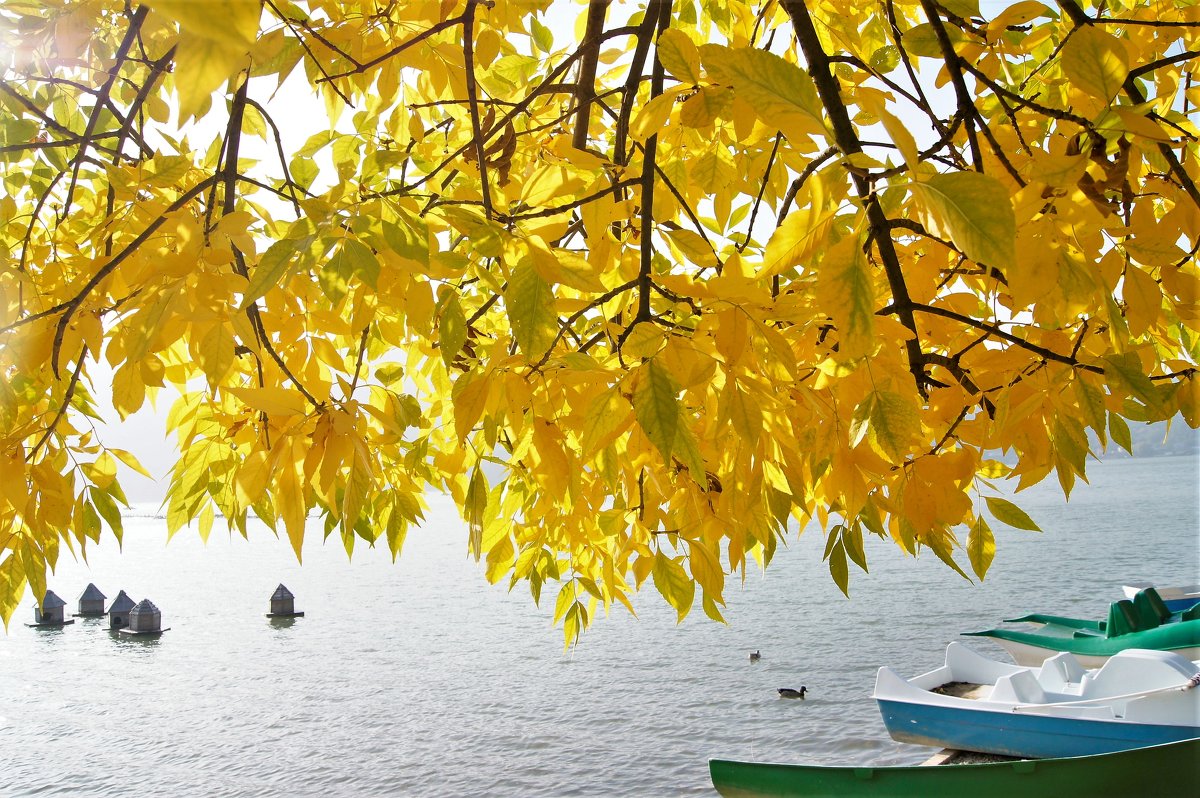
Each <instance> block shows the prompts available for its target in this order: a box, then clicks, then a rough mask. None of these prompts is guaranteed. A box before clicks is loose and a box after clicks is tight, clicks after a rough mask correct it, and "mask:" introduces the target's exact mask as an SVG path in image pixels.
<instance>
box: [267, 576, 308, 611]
mask: <svg viewBox="0 0 1200 798" xmlns="http://www.w3.org/2000/svg"><path fill="white" fill-rule="evenodd" d="M295 602H296V597H295V596H293V595H292V591H290V590H288V589H287V588H286V587H284V586H283V585H282V584H281V585H280V586H279V587H277V588H275V592H274V593H272V594H271V611H270V612H268V613H267V617H268V618H303V617H304V613H303V612H296V606H295Z"/></svg>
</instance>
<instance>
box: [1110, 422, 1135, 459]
mask: <svg viewBox="0 0 1200 798" xmlns="http://www.w3.org/2000/svg"><path fill="white" fill-rule="evenodd" d="M1108 433H1109V434H1110V435H1112V439H1113V442H1114V443H1116V444H1117V445H1118V446H1120V447H1121V448H1122V449H1124V450H1125V451H1127V452H1129V453H1130V454H1133V436H1132V435H1130V434H1129V425H1128V424H1126V423H1125V419H1123V418H1121V417H1120V416H1118V415H1117V414H1116V413H1109V414H1108Z"/></svg>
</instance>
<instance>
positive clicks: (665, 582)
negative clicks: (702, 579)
mask: <svg viewBox="0 0 1200 798" xmlns="http://www.w3.org/2000/svg"><path fill="white" fill-rule="evenodd" d="M652 575H653V577H654V587H655V588H657V589H658V592H659V593H661V594H662V596H663V598H665V599H666V600H667V603H668V604H670V605H671V606H672V607H674V608H675V611H676V613H677V615H678V617H677V618H676V621H675V622H676V623H682V622H683V619H684V618H686V617H687V614H688V612H689V611H690V610H691V608H692V601H693V600H695V597H696V583H695V582H693V581H692V579H691V577H689V576H688V575H687V571H685V570H684V569H683V566H682V565H680V564H679V563H678V562H676V561H675V560H673V559H672V558H670V557H668V556H666V555H665V554H663V553H662V552H661V551H660V552H658V553H657V554H655V555H654V570H653V571H652Z"/></svg>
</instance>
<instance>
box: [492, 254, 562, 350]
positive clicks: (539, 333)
mask: <svg viewBox="0 0 1200 798" xmlns="http://www.w3.org/2000/svg"><path fill="white" fill-rule="evenodd" d="M504 305H505V308H506V309H507V311H508V321H509V324H511V325H512V330H513V336H514V337H515V338H516V339H517V345H518V346H520V347H521V351H522V352H524V353H525V357H527V358H529V359H531V360H532V359H535V358H540V357H541V356H542V355H544V354H545V353H546V350H547V349H549V348H550V344H551V343H553V341H554V337H555V335H556V334H557V332H558V316H557V314H556V313H555V311H554V291H553V290H552V289H551V287H550V284H549V283H547V282H546V281H545V280H543V279H542V278H541V276H540V275H539V274H538V273H537V269H535V268H534V267H533V266H532V264H530V263H528V262H522V263H520V264H518V265H517V267H516V268H515V269H513V272H512V276H511V277H510V278H509V280H508V286H507V287H506V288H505V290H504Z"/></svg>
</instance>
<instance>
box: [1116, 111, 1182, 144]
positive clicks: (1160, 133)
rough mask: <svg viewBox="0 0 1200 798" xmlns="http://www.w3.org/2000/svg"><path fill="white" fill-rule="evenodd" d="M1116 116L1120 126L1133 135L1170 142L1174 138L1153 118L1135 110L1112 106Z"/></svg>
mask: <svg viewBox="0 0 1200 798" xmlns="http://www.w3.org/2000/svg"><path fill="white" fill-rule="evenodd" d="M1113 110H1114V111H1116V112H1117V116H1119V117H1120V118H1121V127H1123V128H1124V129H1125V130H1127V131H1128V132H1130V133H1132V134H1134V135H1135V136H1141V137H1142V138H1147V139H1150V140H1151V141H1158V142H1163V143H1166V144H1169V143H1171V142H1172V141H1173V140H1174V139H1172V138H1171V135H1170V134H1169V133H1167V131H1165V130H1163V129H1162V127H1161V126H1160V125H1159V124H1158V123H1157V122H1155V121H1154V120H1153V119H1151V118H1149V117H1147V116H1143V115H1142V114H1139V113H1138V112H1137V111H1132V110H1130V109H1128V108H1114V109H1113Z"/></svg>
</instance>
